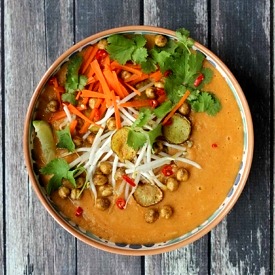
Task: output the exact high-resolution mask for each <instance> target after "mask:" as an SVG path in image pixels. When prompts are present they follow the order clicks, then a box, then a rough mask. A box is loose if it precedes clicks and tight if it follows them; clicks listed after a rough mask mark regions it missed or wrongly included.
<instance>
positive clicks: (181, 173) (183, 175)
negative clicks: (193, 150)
mask: <svg viewBox="0 0 275 275" xmlns="http://www.w3.org/2000/svg"><path fill="white" fill-rule="evenodd" d="M176 178H177V180H178V181H187V180H188V178H189V173H188V171H187V170H186V169H185V168H182V167H181V168H179V169H178V171H177V172H176Z"/></svg>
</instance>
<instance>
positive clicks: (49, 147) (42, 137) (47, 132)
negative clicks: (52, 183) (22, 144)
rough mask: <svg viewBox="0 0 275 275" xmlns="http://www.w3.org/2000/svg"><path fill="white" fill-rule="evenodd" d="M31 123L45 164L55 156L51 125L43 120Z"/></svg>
mask: <svg viewBox="0 0 275 275" xmlns="http://www.w3.org/2000/svg"><path fill="white" fill-rule="evenodd" d="M32 124H33V126H34V130H35V133H36V136H37V137H38V139H39V141H40V143H41V148H42V154H43V158H44V160H45V162H46V164H47V163H49V162H50V161H51V160H53V159H54V158H55V141H54V137H53V133H52V129H51V126H50V125H49V123H47V122H46V121H44V120H35V121H33V123H32Z"/></svg>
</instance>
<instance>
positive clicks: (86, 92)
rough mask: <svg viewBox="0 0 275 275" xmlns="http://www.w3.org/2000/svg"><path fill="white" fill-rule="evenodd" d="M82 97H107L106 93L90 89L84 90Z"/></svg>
mask: <svg viewBox="0 0 275 275" xmlns="http://www.w3.org/2000/svg"><path fill="white" fill-rule="evenodd" d="M81 97H96V98H106V95H105V94H103V93H99V92H94V91H90V90H82V91H81Z"/></svg>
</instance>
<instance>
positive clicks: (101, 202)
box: [95, 198, 110, 211]
mask: <svg viewBox="0 0 275 275" xmlns="http://www.w3.org/2000/svg"><path fill="white" fill-rule="evenodd" d="M109 206H110V201H109V200H108V199H107V198H97V199H96V202H95V207H96V208H97V209H99V210H102V211H104V210H106V209H108V208H109Z"/></svg>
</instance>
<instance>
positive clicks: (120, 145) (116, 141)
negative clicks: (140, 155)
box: [111, 127, 137, 161]
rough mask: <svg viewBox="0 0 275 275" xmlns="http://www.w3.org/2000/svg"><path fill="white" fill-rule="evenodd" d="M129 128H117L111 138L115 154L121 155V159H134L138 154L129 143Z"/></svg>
mask: <svg viewBox="0 0 275 275" xmlns="http://www.w3.org/2000/svg"><path fill="white" fill-rule="evenodd" d="M128 134H129V129H128V128H127V127H122V128H120V129H119V130H117V131H116V132H115V133H114V134H113V136H112V140H111V148H112V150H113V151H114V153H115V154H117V156H118V157H119V159H120V161H125V160H132V159H134V157H135V156H136V154H137V152H136V150H134V149H133V148H132V147H130V146H129V145H128V144H127V138H128Z"/></svg>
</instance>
